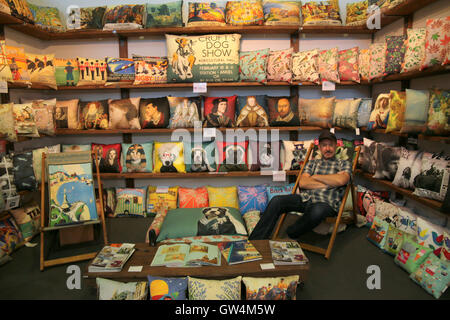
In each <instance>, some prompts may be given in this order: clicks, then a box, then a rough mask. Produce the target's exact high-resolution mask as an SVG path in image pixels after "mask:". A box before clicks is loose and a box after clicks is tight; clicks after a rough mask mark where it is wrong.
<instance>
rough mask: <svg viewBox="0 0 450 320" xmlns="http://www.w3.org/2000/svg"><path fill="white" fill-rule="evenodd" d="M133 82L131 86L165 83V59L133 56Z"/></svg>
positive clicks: (166, 63) (166, 62) (166, 64)
mask: <svg viewBox="0 0 450 320" xmlns="http://www.w3.org/2000/svg"><path fill="white" fill-rule="evenodd" d="M133 61H134V70H135V76H134V82H133V84H135V85H139V84H152V83H166V82H167V66H168V60H167V57H145V56H138V55H134V54H133Z"/></svg>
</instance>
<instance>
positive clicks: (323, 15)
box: [302, 0, 342, 26]
mask: <svg viewBox="0 0 450 320" xmlns="http://www.w3.org/2000/svg"><path fill="white" fill-rule="evenodd" d="M302 3H303V5H302V15H303V25H305V26H308V25H330V26H340V25H342V21H341V17H340V13H339V2H338V1H336V0H328V1H315V0H312V1H303V2H302Z"/></svg>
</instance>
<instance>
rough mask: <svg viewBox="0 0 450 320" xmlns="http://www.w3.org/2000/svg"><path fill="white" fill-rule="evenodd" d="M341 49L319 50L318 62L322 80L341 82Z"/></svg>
mask: <svg viewBox="0 0 450 320" xmlns="http://www.w3.org/2000/svg"><path fill="white" fill-rule="evenodd" d="M338 63H339V51H338V48H332V49H329V50H321V51H319V56H318V57H317V64H318V66H319V74H320V78H321V80H322V81H331V82H335V83H340V78H339V72H338Z"/></svg>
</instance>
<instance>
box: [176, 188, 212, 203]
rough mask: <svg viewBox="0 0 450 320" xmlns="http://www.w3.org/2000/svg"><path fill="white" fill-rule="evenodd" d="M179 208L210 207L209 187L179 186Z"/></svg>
mask: <svg viewBox="0 0 450 320" xmlns="http://www.w3.org/2000/svg"><path fill="white" fill-rule="evenodd" d="M178 207H179V208H204V207H209V198H208V189H207V188H206V187H199V188H183V187H179V188H178Z"/></svg>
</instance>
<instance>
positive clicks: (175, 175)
mask: <svg viewBox="0 0 450 320" xmlns="http://www.w3.org/2000/svg"><path fill="white" fill-rule="evenodd" d="M297 174H298V171H297V170H289V171H286V176H296V175H297ZM94 175H95V174H94ZM271 176H272V175H271V172H267V174H264V173H263V172H262V171H230V172H211V173H210V172H186V173H179V172H165V173H156V172H130V173H100V177H101V178H102V179H196V178H218V177H227V178H228V177H271Z"/></svg>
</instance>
